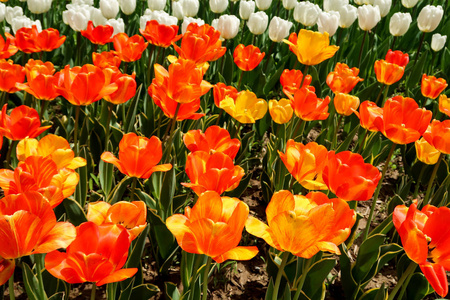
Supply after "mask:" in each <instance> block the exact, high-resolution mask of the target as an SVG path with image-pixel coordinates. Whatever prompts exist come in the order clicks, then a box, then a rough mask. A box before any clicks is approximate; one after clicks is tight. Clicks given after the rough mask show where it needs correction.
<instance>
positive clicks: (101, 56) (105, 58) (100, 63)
mask: <svg viewBox="0 0 450 300" xmlns="http://www.w3.org/2000/svg"><path fill="white" fill-rule="evenodd" d="M92 61H93V63H94V65H95V66H97V67H99V68H100V69H104V68H108V67H109V68H119V66H120V63H121V62H122V60H121V59H120V57H118V56H117V55H116V54H114V51H103V52H101V53H97V52H93V53H92Z"/></svg>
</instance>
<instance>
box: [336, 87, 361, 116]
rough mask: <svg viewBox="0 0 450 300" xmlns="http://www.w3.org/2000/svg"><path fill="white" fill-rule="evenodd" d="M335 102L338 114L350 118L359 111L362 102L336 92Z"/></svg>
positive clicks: (354, 97) (356, 98)
mask: <svg viewBox="0 0 450 300" xmlns="http://www.w3.org/2000/svg"><path fill="white" fill-rule="evenodd" d="M333 102H334V107H335V108H336V112H337V113H338V114H340V115H344V116H350V115H351V114H352V113H353V112H354V111H356V110H357V109H358V107H359V102H360V101H359V98H358V97H356V96H352V95H349V94H343V93H339V92H336V95H335V96H334V101H333Z"/></svg>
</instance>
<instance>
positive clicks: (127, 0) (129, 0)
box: [119, 0, 136, 16]
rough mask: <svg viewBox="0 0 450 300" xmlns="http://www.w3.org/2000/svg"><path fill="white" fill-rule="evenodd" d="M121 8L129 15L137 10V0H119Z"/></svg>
mask: <svg viewBox="0 0 450 300" xmlns="http://www.w3.org/2000/svg"><path fill="white" fill-rule="evenodd" d="M119 6H120V10H121V11H122V12H123V13H124V14H125V15H127V16H129V15H131V14H132V13H134V11H135V10H136V0H119Z"/></svg>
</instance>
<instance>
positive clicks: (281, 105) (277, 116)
mask: <svg viewBox="0 0 450 300" xmlns="http://www.w3.org/2000/svg"><path fill="white" fill-rule="evenodd" d="M269 113H270V116H271V117H272V120H273V121H274V122H275V123H278V124H284V123H287V122H289V121H290V120H291V118H292V114H293V113H294V110H293V109H292V106H291V101H289V100H288V99H285V98H283V99H281V100H280V101H277V100H270V101H269Z"/></svg>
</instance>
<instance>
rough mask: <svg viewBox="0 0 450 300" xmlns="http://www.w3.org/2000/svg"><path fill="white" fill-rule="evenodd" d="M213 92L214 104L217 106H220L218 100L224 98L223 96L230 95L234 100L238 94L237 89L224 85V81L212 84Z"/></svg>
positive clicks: (220, 100)
mask: <svg viewBox="0 0 450 300" xmlns="http://www.w3.org/2000/svg"><path fill="white" fill-rule="evenodd" d="M213 94H214V104H215V105H216V106H217V107H220V102H222V101H223V100H225V97H227V96H228V97H230V98H232V99H233V100H234V101H235V102H236V98H237V96H238V91H237V89H236V88H235V87H234V86H229V85H226V84H225V83H222V82H219V83H217V84H215V85H214V88H213Z"/></svg>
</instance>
